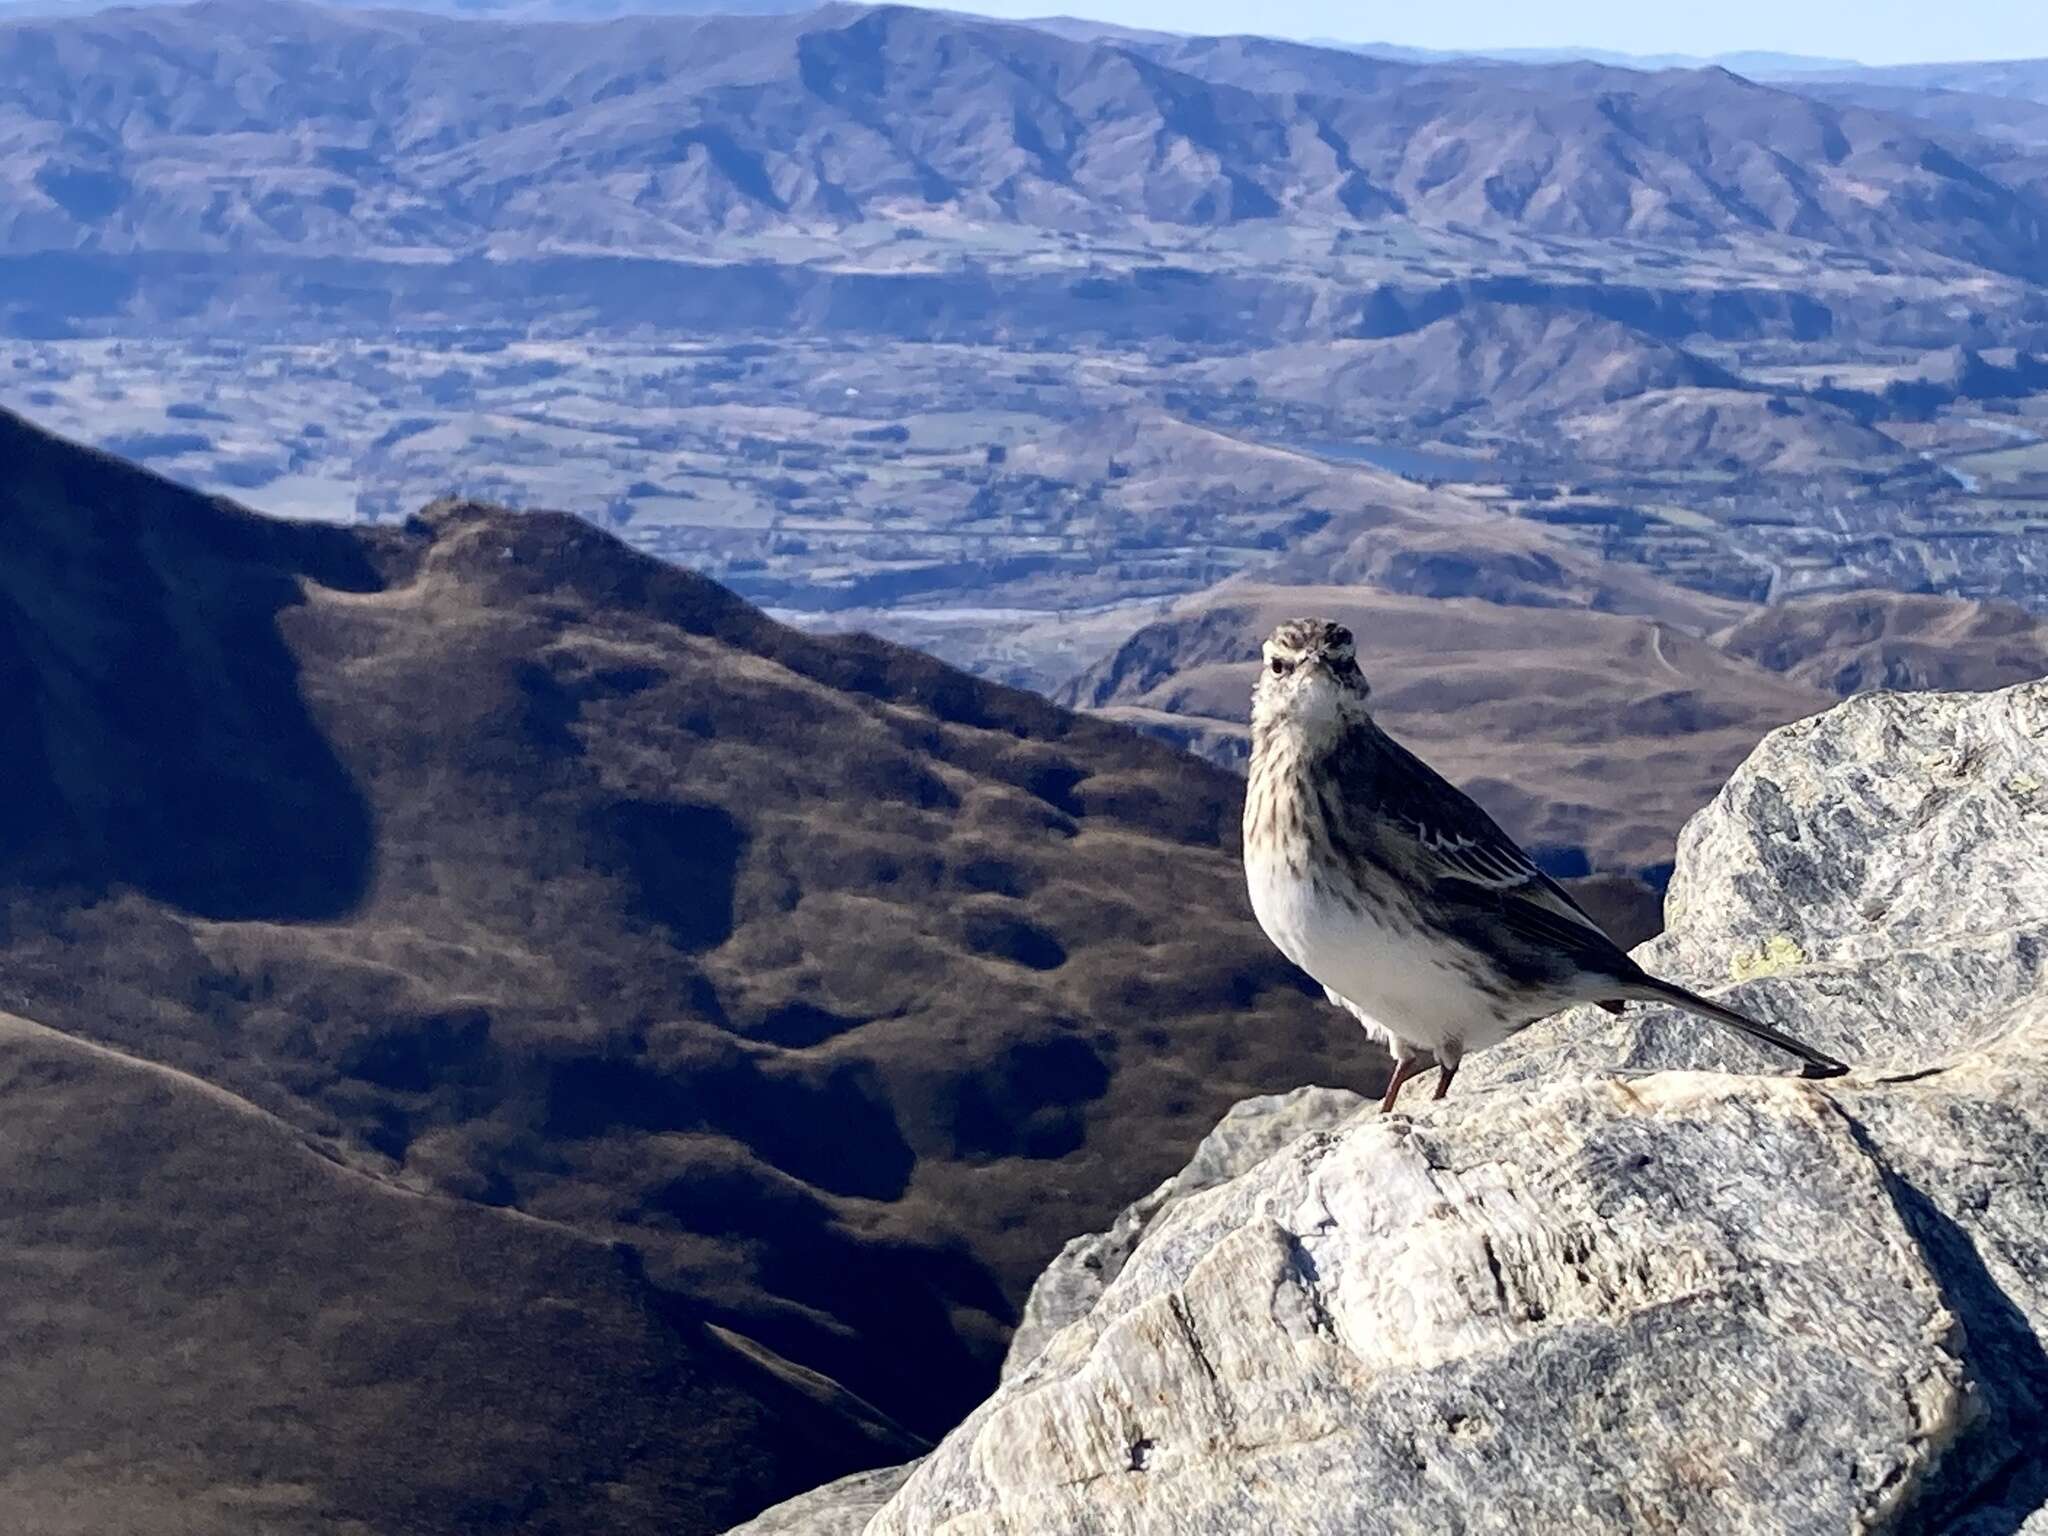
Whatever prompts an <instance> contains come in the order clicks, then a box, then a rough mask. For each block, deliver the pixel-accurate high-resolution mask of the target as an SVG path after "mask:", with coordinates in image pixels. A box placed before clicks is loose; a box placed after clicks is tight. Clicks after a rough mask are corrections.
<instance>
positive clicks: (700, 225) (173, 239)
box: [0, 0, 2048, 273]
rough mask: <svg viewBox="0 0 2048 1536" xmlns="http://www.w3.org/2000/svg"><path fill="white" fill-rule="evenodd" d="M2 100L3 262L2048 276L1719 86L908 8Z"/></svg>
mask: <svg viewBox="0 0 2048 1536" xmlns="http://www.w3.org/2000/svg"><path fill="white" fill-rule="evenodd" d="M0 93H4V96H5V99H6V100H7V102H8V106H7V108H6V109H5V110H4V112H0V150H4V151H5V161H4V165H5V170H4V171H0V185H4V187H5V190H6V193H7V204H6V205H7V208H8V212H7V214H6V215H5V217H4V219H0V254H24V253H31V252H77V253H105V254H110V255H111V254H120V253H143V252H174V251H215V252H221V251H234V252H238V253H244V254H250V255H255V254H263V253H273V254H274V253H289V254H292V255H294V256H297V257H334V256H340V255H347V256H350V257H364V256H382V257H384V258H385V259H389V260H393V261H399V260H403V261H417V260H420V259H422V258H437V257H438V258H447V257H454V256H458V255H479V254H480V255H486V256H489V257H491V258H493V259H496V260H500V261H503V260H518V259H532V258H538V257H541V256H543V255H546V254H549V253H568V252H582V253H593V252H607V253H613V254H636V255H649V254H653V255H661V256H687V255H691V254H704V253H708V252H711V251H713V250H726V251H728V252H729V249H730V248H729V246H723V245H719V244H718V242H726V241H730V240H731V239H732V238H733V237H736V236H746V235H749V234H754V235H765V234H770V233H774V232H778V231H803V230H809V231H825V230H832V229H838V228H843V227H846V226H848V225H851V224H857V223H875V222H877V221H888V220H900V221H907V222H908V224H909V225H911V226H915V227H919V228H925V229H928V230H933V229H943V228H944V227H946V226H947V225H948V224H949V223H952V222H956V221H967V222H969V223H981V224H1017V225H1026V226H1030V227H1033V228H1037V229H1043V230H1048V231H1097V232H1108V231H1115V230H1120V229H1130V228H1134V227H1141V226H1145V225H1160V226H1175V227H1182V228H1203V227H1213V226H1220V225H1228V224H1236V223H1242V222H1246V221H1258V220H1265V219H1280V218H1284V219H1286V220H1288V221H1290V222H1293V223H1303V222H1306V223H1310V224H1323V225H1329V226H1336V227H1346V226H1355V227H1361V228H1363V227H1371V226H1374V225H1376V224H1379V223H1382V222H1385V221H1389V220H1400V221H1407V222H1417V223H1422V224H1430V225H1440V226H1444V227H1449V226H1459V227H1470V228H1475V229H1482V230H1484V229H1493V230H1502V231H1507V230H1513V231H1519V232H1523V233H1526V234H1531V235H1553V236H1576V237H1585V238H1610V237H1624V236H1625V237H1630V238H1642V239H1652V240H1664V241H1677V242H1681V243H1685V242H1700V241H1715V240H1722V239H1728V238H1741V239H1768V240H1780V241H1785V240H1790V241H1801V242H1812V243H1816V244H1818V245H1822V246H1832V247H1838V248H1842V249H1847V250H1854V251H1870V250H1882V251H1884V252H1885V253H1886V255H1887V258H1888V259H1892V260H1896V259H1898V258H1899V257H1900V256H1901V255H1902V254H1903V253H1910V252H1917V253H1920V255H1921V256H1922V257H1924V258H1931V259H1940V260H1949V261H1957V262H1964V263H1970V264H1974V265H1979V266H1985V267H1990V268H1994V269H1996V270H1999V271H2004V272H2014V273H2028V272H2039V271H2041V270H2043V269H2044V265H2048V200H2044V199H2043V197H2042V196H2041V195H2040V194H2038V193H2037V192H2036V191H2034V190H2033V189H2031V188H2030V187H2029V186H2027V185H2025V184H2021V185H2017V186H2009V185H2006V184H2003V183H2001V182H2000V181H1999V180H1998V179H1997V177H1996V174H1995V168H1994V171H1991V172H1987V170H1985V169H1984V168H1982V167H1980V166H1979V165H1977V164H1974V163H1972V157H1973V155H1974V154H1975V151H1974V150H1973V148H1972V146H1971V143H1970V142H1969V141H1963V140H1955V139H1953V138H1949V137H1944V135H1943V134H1942V133H1941V132H1940V131H1938V130H1935V131H1923V130H1922V129H1920V128H1919V127H1918V126H1916V125H1914V124H1913V123H1912V122H1911V120H1910V119H1902V118H1898V117H1893V116H1887V115H1884V114H1881V113H1875V112H1871V111H1868V110H1866V109H1864V108H1861V107H1856V106H1835V105H1832V104H1829V103H1826V102H1820V101H1816V100H1812V99H1809V98H1806V97H1802V96H1799V95H1795V94H1792V93H1789V92H1786V91H1781V90H1777V89H1774V88H1771V87H1767V86H1760V85H1756V84H1753V83H1751V82H1749V81H1746V80H1742V79H1740V78H1738V77H1737V76H1735V75H1732V74H1730V73H1728V72H1726V71H1725V70H1705V71H1695V72H1683V71H1680V72H1668V73H1664V74H1650V75H1645V74H1638V73H1632V72H1627V71H1617V70H1611V69H1606V68H1603V67H1602V66H1599V65H1595V64H1565V65H1551V66H1520V65H1474V64H1469V63H1460V64H1445V65H1417V64H1403V63H1396V62H1391V61H1388V60H1385V59H1377V58H1369V57H1366V56H1364V55H1361V54H1358V53H1353V52H1340V51H1335V50H1329V49H1316V48H1309V47H1305V46H1301V45H1296V44H1281V43H1272V42H1268V41H1265V40H1261V39H1256V38H1221V39H1215V38H1186V39H1174V40H1168V41H1164V42H1159V41H1145V40H1116V39H1110V40H1105V41H1099V42H1087V41H1075V40H1073V39H1071V38H1069V37H1064V36H1056V35H1053V34H1052V33H1050V32H1047V31H1044V30H1038V29H1033V28H1030V27H1026V26H1016V25H1006V24H1001V23H996V22H989V21H984V20H980V19H977V18H973V17H968V16H961V15H955V14H951V13H943V12H935V11H924V10H915V9H908V8H903V7H895V8H890V7H883V8H877V9H861V8H858V7H851V6H833V7H827V8H826V9H823V10H819V11H814V12H809V13H805V14H802V15H777V16H756V17H730V16H724V17H717V16H702V17H696V16H669V17H660V18H629V19H624V20H619V21H613V22H606V23H602V24H598V25H581V26H574V27H565V26H560V25H553V24H535V25H532V26H510V25H507V24H505V23H502V22H494V21H453V20H449V19H446V18H441V17H429V16H417V15H407V14H405V13H400V12H389V11H376V12H371V11H335V10H322V9H317V8H314V7H311V6H305V5H299V4H291V3H275V4H265V5H263V6H262V7H260V10H256V11H251V10H250V9H249V8H248V6H247V4H246V0H200V3H198V4H194V5H191V6H185V7H161V8H156V9H143V10H126V11H117V12H107V13H103V14H100V15H97V16H92V17H83V18H70V19H61V20H54V21H14V22H9V23H5V24H0ZM230 137H231V140H232V143H233V146H234V153H233V155H232V156H229V155H227V153H226V149H225V146H226V144H227V143H228V142H229V141H230ZM214 142H218V143H220V144H221V145H222V149H221V150H220V151H219V152H218V154H219V158H218V160H217V161H215V160H211V159H210V157H211V156H213V155H214V153H215V152H214V151H211V150H209V148H208V147H207V146H208V145H209V144H211V143H214Z"/></svg>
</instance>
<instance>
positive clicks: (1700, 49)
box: [952, 0, 2048, 64]
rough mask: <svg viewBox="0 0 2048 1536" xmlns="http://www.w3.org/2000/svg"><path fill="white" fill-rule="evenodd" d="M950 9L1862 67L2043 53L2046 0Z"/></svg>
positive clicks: (1471, 1)
mask: <svg viewBox="0 0 2048 1536" xmlns="http://www.w3.org/2000/svg"><path fill="white" fill-rule="evenodd" d="M952 8H954V9H959V10H971V11H979V12H981V13H982V14H984V15H994V16H1043V15H1047V14H1049V13H1056V12H1062V11H1065V12H1071V13H1073V14H1076V15H1083V16H1090V17H1094V18H1097V19H1100V20H1105V21H1115V22H1121V23H1123V24H1125V25H1127V26H1135V27H1157V28H1160V29H1162V30H1165V31H1172V32H1262V33H1266V34H1267V35H1269V36H1274V37H1333V38H1340V39H1342V40H1344V41H1347V42H1359V43H1362V42H1387V43H1406V44H1408V45H1410V46H1413V47H1420V48H1556V47H1565V46H1570V47H1590V48H1611V49H1615V50H1617V51H1619V52H1624V53H1691V54H1715V53H1732V52H1736V51H1739V50H1743V49H1768V50H1770V51H1772V52H1777V53H1810V54H1821V55H1824V56H1827V57H1830V58H1852V59H1859V60H1861V61H1862V62H1864V63H1866V64H1904V63H1917V62H1923V61H1935V60H1953V59H2017V58H2043V57H2048V0H1712V3H1710V4H1704V5H1672V4H1668V3H1661V0H1405V3H1401V4H1381V3H1363V4H1356V3H1354V4H1347V3H1344V0H1258V3H1256V4H1253V3H1249V0H979V3H977V0H965V3H962V0H953V4H952Z"/></svg>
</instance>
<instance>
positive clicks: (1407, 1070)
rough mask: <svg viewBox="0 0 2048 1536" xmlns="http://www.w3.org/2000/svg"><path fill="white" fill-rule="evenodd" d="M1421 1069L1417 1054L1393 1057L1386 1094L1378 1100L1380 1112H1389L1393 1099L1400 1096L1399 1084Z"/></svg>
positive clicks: (1391, 1108) (1391, 1110)
mask: <svg viewBox="0 0 2048 1536" xmlns="http://www.w3.org/2000/svg"><path fill="white" fill-rule="evenodd" d="M1421 1070H1422V1058H1420V1057H1419V1056H1397V1057H1395V1058H1394V1075H1393V1076H1392V1077H1390V1078H1388V1079H1387V1096H1386V1097H1385V1098H1383V1099H1381V1100H1380V1113H1381V1114H1383V1115H1385V1114H1391V1113H1393V1109H1394V1100H1396V1099H1398V1098H1399V1097H1400V1096H1401V1085H1402V1084H1403V1083H1405V1082H1407V1081H1408V1079H1409V1078H1411V1077H1413V1076H1414V1075H1415V1074H1416V1073H1417V1072H1419V1071H1421Z"/></svg>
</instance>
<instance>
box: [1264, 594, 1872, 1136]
mask: <svg viewBox="0 0 2048 1536" xmlns="http://www.w3.org/2000/svg"><path fill="white" fill-rule="evenodd" d="M1371 696H1372V690H1371V687H1370V685H1369V684H1368V683H1367V682H1366V679H1365V675H1364V674H1363V673H1362V672H1361V671H1360V670H1359V667H1358V656H1357V649H1356V646H1355V644H1354V642H1353V639H1352V635H1351V632H1350V631H1349V630H1348V629H1346V628H1345V627H1344V626H1343V625H1341V624H1338V623H1334V622H1332V621H1330V620H1328V619H1296V620H1292V621H1290V622H1288V623H1284V624H1282V625H1280V626H1279V627H1278V628H1277V629H1275V630H1274V631H1273V633H1272V635H1271V636H1270V637H1269V638H1268V639H1267V640H1266V642H1265V644H1264V646H1263V647H1262V649H1261V652H1260V668H1259V676H1258V682H1257V684H1256V686H1255V687H1254V689H1253V693H1252V755H1251V765H1250V777H1249V781H1248V783H1247V784H1246V791H1245V804H1244V841H1243V847H1244V870H1245V883H1246V886H1247V887H1248V889H1249V892H1250V895H1251V904H1252V910H1253V912H1254V913H1255V914H1256V915H1257V917H1258V920H1259V926H1260V927H1261V928H1263V929H1264V930H1265V933H1266V936H1267V937H1268V938H1269V939H1271V940H1272V941H1273V944H1274V946H1275V947H1276V948H1278V949H1279V951H1280V952H1281V953H1282V954H1283V955H1285V956H1286V957H1287V958H1288V959H1289V960H1291V961H1292V962H1293V963H1294V964H1295V965H1297V966H1299V967H1300V968H1301V969H1302V970H1303V971H1306V972H1307V973H1308V975H1309V976H1310V977H1311V978H1312V979H1313V980H1315V981H1317V982H1319V983H1321V985H1322V987H1323V990H1324V993H1325V994H1326V995H1327V996H1328V997H1329V999H1330V1001H1331V1002H1333V1003H1334V1004H1336V1005H1337V1006H1338V1007H1341V1008H1343V1009H1344V1010H1345V1011H1346V1012H1348V1013H1350V1014H1352V1015H1353V1016H1354V1017H1355V1018H1357V1019H1358V1020H1359V1022H1361V1023H1362V1024H1364V1025H1365V1026H1366V1027H1367V1029H1368V1030H1370V1031H1372V1032H1373V1033H1374V1034H1376V1035H1379V1036H1381V1037H1383V1038H1384V1039H1385V1041H1386V1043H1387V1044H1388V1046H1389V1048H1390V1049H1391V1052H1392V1055H1393V1058H1394V1071H1393V1075H1392V1077H1391V1078H1390V1079H1389V1080H1388V1082H1387V1088H1386V1095H1385V1097H1384V1098H1383V1099H1382V1100H1381V1102H1380V1108H1381V1111H1382V1112H1383V1113H1384V1112H1391V1111H1392V1110H1393V1108H1394V1103H1395V1100H1396V1099H1397V1098H1398V1097H1399V1096H1400V1092H1401V1088H1402V1085H1403V1084H1404V1083H1406V1082H1407V1081H1408V1080H1409V1079H1410V1078H1411V1077H1413V1076H1414V1075H1415V1074H1416V1073H1418V1072H1420V1071H1423V1070H1426V1069H1427V1067H1428V1066H1429V1065H1430V1064H1431V1063H1432V1061H1433V1062H1434V1064H1435V1065H1436V1067H1437V1068H1438V1077H1437V1082H1436V1088H1435V1092H1434V1093H1433V1095H1432V1097H1433V1098H1437V1099H1441V1098H1442V1097H1443V1096H1444V1094H1445V1093H1446V1092H1447V1091H1448V1090H1449V1088H1450V1086H1451V1079H1452V1078H1453V1077H1455V1076H1456V1075H1457V1071H1458V1064H1459V1063H1460V1062H1461V1061H1462V1060H1463V1059H1464V1057H1465V1055H1466V1053H1468V1052H1470V1051H1476V1050H1484V1049H1486V1048H1487V1047H1489V1046H1493V1045H1497V1044H1499V1043H1500V1042H1501V1041H1503V1040H1505V1039H1507V1038H1508V1037H1509V1036H1511V1035H1513V1034H1515V1033H1517V1032H1518V1031H1520V1030H1522V1029H1525V1028H1527V1027H1528V1026H1529V1025H1531V1024H1533V1023H1535V1022H1536V1021H1537V1020H1538V1019H1541V1018H1545V1017H1548V1016H1549V1015H1550V1014H1552V1013H1555V1012H1557V1011H1558V1010H1559V1009H1561V1008H1565V1007H1569V1006H1570V1005H1572V1004H1574V1003H1596V1004H1598V1005H1599V1006H1600V1007H1602V1008H1605V1009H1606V1010H1608V1012H1610V1013H1617V1014H1618V1013H1620V1012H1622V1005H1623V1003H1624V1002H1627V1001H1640V1002H1651V1003H1666V1004H1673V1005H1676V1006H1677V1007H1680V1008H1683V1009H1686V1010H1688V1011H1689V1012H1692V1013H1695V1014H1699V1015H1702V1016H1704V1017H1706V1018H1709V1019H1712V1020H1714V1021H1715V1022H1717V1023H1720V1024H1725V1025H1727V1026H1729V1027H1730V1028H1733V1029H1737V1030H1740V1031H1742V1033H1744V1034H1746V1035H1749V1036H1751V1037H1753V1038H1754V1039H1757V1040H1762V1041H1765V1042H1767V1043H1768V1044H1770V1045H1773V1046H1775V1047H1777V1048H1778V1049H1779V1050H1781V1051H1786V1052H1789V1053H1790V1054H1791V1055H1793V1056H1795V1057H1797V1058H1799V1060H1800V1061H1801V1062H1802V1063H1803V1064H1804V1065H1803V1070H1802V1073H1801V1075H1802V1076H1806V1077H1835V1076H1839V1075H1840V1074H1842V1073H1844V1072H1846V1071H1848V1070H1849V1069H1848V1067H1847V1066H1845V1065H1844V1064H1843V1063H1842V1062H1839V1061H1837V1060H1835V1059H1834V1058H1833V1057H1832V1056H1828V1055H1825V1054H1823V1053H1822V1052H1820V1051H1817V1050H1815V1049H1814V1048H1813V1047H1812V1046H1809V1045H1806V1044H1804V1043H1803V1042H1801V1041H1798V1040H1795V1039H1793V1038H1792V1037H1791V1036H1790V1035H1788V1034H1785V1033H1784V1032H1783V1031H1781V1030H1778V1029H1774V1028H1772V1027H1771V1026H1770V1025H1768V1024H1765V1023H1762V1022H1761V1021H1759V1020H1757V1019H1753V1018H1750V1017H1749V1016H1748V1015H1747V1014H1744V1013H1738V1012H1737V1011H1736V1010H1735V1009H1733V1008H1728V1007H1724V1006H1723V1005H1722V1004H1720V1003H1717V1002H1713V1001H1711V1000H1709V999H1707V998H1704V997H1701V996H1699V995H1698V994H1697V993H1694V992H1690V991H1688V990H1687V989H1686V988H1684V987H1681V986H1679V985H1677V984H1676V983H1674V982H1669V981H1664V980H1661V979H1659V978H1658V977H1655V976H1652V975H1650V974H1649V973H1648V972H1647V971H1645V970H1643V969H1642V967H1640V966H1638V965H1637V964H1636V963H1635V961H1633V960H1631V959H1630V958H1629V957H1628V956H1627V955H1626V954H1624V953H1623V952H1622V950H1621V947H1620V946H1619V945H1618V944H1616V943H1615V942H1614V941H1613V939H1611V938H1609V937H1608V935H1607V934H1606V932H1605V931H1603V930H1602V929H1601V927H1600V925H1599V924H1598V923H1596V922H1595V921H1594V920H1593V919H1592V918H1591V917H1589V916H1588V915H1587V914H1586V912H1585V911H1584V909H1583V908H1581V907H1580V906H1579V904H1578V903H1577V902H1575V901H1573V900H1572V898H1571V897H1570V896H1569V895H1568V894H1567V893H1566V892H1565V890H1564V888H1563V887H1562V886H1560V885H1558V884H1557V882H1556V881H1554V880H1552V879H1551V878H1550V877H1549V876H1548V875H1546V874H1544V873H1543V871H1542V870H1540V869H1538V868H1537V867H1536V864H1535V861H1534V860H1532V859H1531V858H1530V857H1529V855H1528V854H1527V853H1525V852H1524V851H1523V850H1522V849H1521V847H1520V846H1519V845H1517V844H1516V842H1515V841H1514V839H1513V838H1511V837H1509V836H1508V834H1507V833H1505V832H1503V831H1502V830H1501V829H1500V827H1499V826H1498V825H1497V824H1496V823H1495V822H1494V820H1493V818H1492V817H1490V816H1488V815H1487V814H1486V812H1485V811H1483V810H1481V809H1480V807H1479V806H1478V805H1477V804H1476V803H1475V802H1474V801H1473V800H1472V799H1471V798H1470V797H1468V796H1467V795H1466V794H1465V793H1464V792H1463V791H1461V790H1459V789H1458V788H1457V787H1456V786H1455V785H1453V784H1451V783H1450V782H1449V781H1448V780H1446V779H1445V778H1443V777H1442V776H1441V775H1439V774H1438V773H1437V772H1436V771H1435V770H1434V769H1433V768H1431V767H1430V766H1429V765H1428V764H1427V763H1425V762H1423V761H1422V760H1421V759H1420V758H1419V757H1417V756H1415V754H1413V753H1412V752H1410V751H1408V750H1407V748H1405V747H1403V746H1402V745H1401V744H1400V743H1399V742H1397V741H1395V740H1394V739H1393V738H1392V737H1391V736H1389V735H1388V734H1387V733H1386V732H1385V731H1384V730H1382V729H1381V728H1380V726H1379V723H1378V722H1377V721H1375V720H1374V719H1373V716H1372V710H1371V707H1370V704H1369V701H1370V699H1371Z"/></svg>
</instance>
